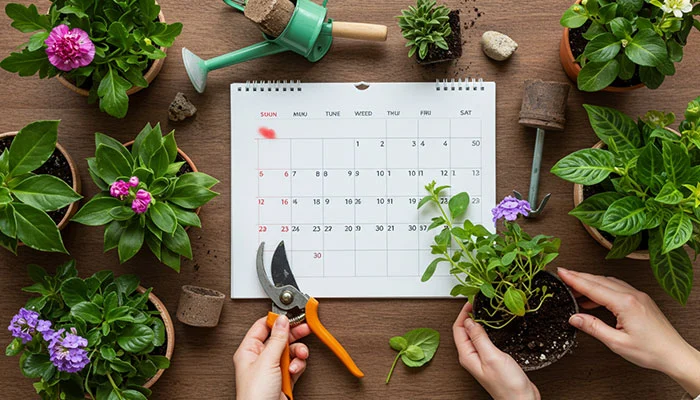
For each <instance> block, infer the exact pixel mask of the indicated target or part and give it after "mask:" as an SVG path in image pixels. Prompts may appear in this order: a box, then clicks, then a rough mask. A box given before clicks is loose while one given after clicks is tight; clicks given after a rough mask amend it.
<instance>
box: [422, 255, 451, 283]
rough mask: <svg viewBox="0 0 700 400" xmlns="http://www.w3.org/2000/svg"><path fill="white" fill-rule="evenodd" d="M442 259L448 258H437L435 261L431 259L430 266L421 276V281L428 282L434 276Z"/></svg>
mask: <svg viewBox="0 0 700 400" xmlns="http://www.w3.org/2000/svg"><path fill="white" fill-rule="evenodd" d="M442 261H448V260H447V259H445V258H436V259H434V260H433V261H431V262H430V265H428V268H426V269H425V272H423V276H422V277H421V278H420V280H421V282H427V281H428V280H429V279H430V278H432V277H433V275H434V274H435V270H436V269H437V266H438V264H439V263H440V262H442Z"/></svg>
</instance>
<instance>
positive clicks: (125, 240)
mask: <svg viewBox="0 0 700 400" xmlns="http://www.w3.org/2000/svg"><path fill="white" fill-rule="evenodd" d="M144 233H145V230H144V228H143V227H142V226H141V224H140V223H139V221H138V220H135V221H131V223H130V224H129V225H128V226H127V227H126V229H125V230H124V233H123V234H122V236H121V238H119V246H118V252H119V262H120V263H125V262H126V261H128V260H130V259H131V258H132V257H134V256H135V255H136V254H137V253H138V252H139V250H141V246H143V236H144Z"/></svg>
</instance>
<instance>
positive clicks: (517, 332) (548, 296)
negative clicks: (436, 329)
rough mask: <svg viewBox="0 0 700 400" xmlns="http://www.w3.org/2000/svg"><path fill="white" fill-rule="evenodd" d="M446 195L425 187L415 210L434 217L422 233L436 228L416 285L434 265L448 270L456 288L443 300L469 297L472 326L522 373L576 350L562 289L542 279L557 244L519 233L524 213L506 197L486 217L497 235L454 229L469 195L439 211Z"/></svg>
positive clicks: (569, 305)
mask: <svg viewBox="0 0 700 400" xmlns="http://www.w3.org/2000/svg"><path fill="white" fill-rule="evenodd" d="M447 188H448V186H437V187H436V184H435V182H432V183H431V184H429V185H427V186H426V190H427V191H428V192H429V194H428V195H427V196H425V197H424V198H423V199H422V200H421V201H420V203H419V205H418V207H419V208H421V207H425V206H428V205H432V206H434V207H435V208H436V209H437V210H438V212H439V214H438V216H436V217H435V218H433V219H432V221H433V222H432V224H431V225H430V226H429V228H428V229H429V230H431V229H435V228H439V227H441V228H442V230H441V231H440V233H438V234H437V235H436V236H435V244H433V245H432V246H431V247H432V253H433V254H435V255H436V258H435V259H434V260H433V261H432V262H431V263H430V265H429V266H428V267H427V269H426V270H425V273H424V274H423V278H422V280H423V281H427V280H428V279H430V277H431V276H432V275H433V274H434V273H435V270H436V268H437V266H438V265H439V264H441V263H445V264H448V265H449V267H450V273H451V274H452V276H454V277H455V278H456V279H457V281H458V282H459V283H458V284H457V285H456V286H455V287H454V288H453V289H452V291H451V293H450V294H451V295H452V296H458V295H462V296H467V297H468V299H469V302H470V303H472V304H473V306H474V315H473V318H474V320H475V321H476V322H479V323H481V324H483V325H484V326H485V329H486V331H487V332H488V334H489V337H490V338H491V340H492V341H493V342H494V344H495V345H496V346H497V347H499V348H500V349H501V350H502V351H504V352H505V353H507V354H509V355H510V356H512V357H513V358H514V359H515V360H516V361H517V362H518V363H519V364H520V366H522V367H523V369H524V370H526V371H529V370H535V369H540V368H544V367H546V366H548V365H550V364H552V363H553V362H555V361H557V360H559V359H560V358H561V357H563V356H564V355H565V354H566V353H568V351H569V350H570V349H571V348H572V347H573V345H574V344H575V338H576V330H575V329H574V328H573V327H571V326H570V325H569V324H568V322H567V321H568V320H569V317H571V315H573V314H575V313H576V312H577V311H578V307H577V305H576V300H575V299H574V297H573V295H572V294H571V292H569V290H568V289H567V287H566V285H564V284H563V283H562V282H561V281H559V279H558V278H556V277H555V276H554V275H553V274H551V273H549V272H547V271H545V267H546V266H547V265H548V264H549V263H551V262H552V261H553V260H554V259H555V258H556V257H557V256H558V255H559V253H558V251H559V245H560V240H559V239H555V238H552V237H550V236H544V235H538V236H535V237H531V236H530V235H528V234H527V233H526V232H524V231H523V230H522V229H521V228H520V226H519V225H518V224H517V223H515V222H514V221H515V220H516V219H517V217H518V216H519V215H524V216H527V215H528V213H529V211H530V205H529V204H528V203H527V201H524V200H517V199H515V198H513V197H506V198H505V199H504V200H503V201H502V202H501V203H500V204H499V205H498V206H497V207H496V208H494V209H493V211H492V212H493V221H494V223H496V222H497V221H498V220H501V219H503V220H504V230H503V232H502V233H501V234H498V233H495V234H494V233H491V232H489V230H488V229H486V228H485V227H483V226H482V225H474V224H473V223H472V222H471V221H470V220H469V219H466V220H464V222H461V220H462V219H463V218H464V215H465V213H466V211H467V208H468V206H469V203H470V198H469V195H468V194H467V193H465V192H462V193H458V194H456V195H454V196H452V197H451V198H450V199H449V202H448V210H445V209H444V208H443V205H442V204H441V201H440V198H441V196H440V192H442V191H443V190H445V189H447Z"/></svg>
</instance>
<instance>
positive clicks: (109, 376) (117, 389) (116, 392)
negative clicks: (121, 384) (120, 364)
mask: <svg viewBox="0 0 700 400" xmlns="http://www.w3.org/2000/svg"><path fill="white" fill-rule="evenodd" d="M107 379H109V383H111V384H112V388H113V389H114V393H115V394H116V395H117V397H118V398H119V400H124V398H123V397H122V394H121V393H119V388H118V387H117V384H116V383H114V379H112V374H111V373H109V372H108V373H107Z"/></svg>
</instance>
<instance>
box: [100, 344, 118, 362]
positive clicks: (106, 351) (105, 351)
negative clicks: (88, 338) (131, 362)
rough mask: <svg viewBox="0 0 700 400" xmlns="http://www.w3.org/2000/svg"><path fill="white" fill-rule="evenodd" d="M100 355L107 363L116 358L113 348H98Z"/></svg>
mask: <svg viewBox="0 0 700 400" xmlns="http://www.w3.org/2000/svg"><path fill="white" fill-rule="evenodd" d="M100 355H101V356H102V358H104V359H105V360H107V361H112V360H114V359H115V358H116V357H117V352H116V351H114V349H113V348H111V347H107V346H102V347H100Z"/></svg>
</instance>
